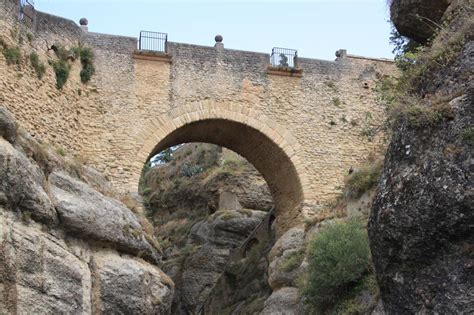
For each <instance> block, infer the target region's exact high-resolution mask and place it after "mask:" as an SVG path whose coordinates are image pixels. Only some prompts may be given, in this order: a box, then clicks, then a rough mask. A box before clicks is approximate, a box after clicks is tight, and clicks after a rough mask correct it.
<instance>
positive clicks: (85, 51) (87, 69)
mask: <svg viewBox="0 0 474 315" xmlns="http://www.w3.org/2000/svg"><path fill="white" fill-rule="evenodd" d="M74 52H75V53H76V55H79V56H80V59H81V65H82V70H81V72H80V76H81V81H82V83H86V82H89V81H90V79H91V77H92V75H93V74H94V73H95V68H94V65H93V62H94V53H93V52H92V49H90V48H89V47H78V48H76V49H74Z"/></svg>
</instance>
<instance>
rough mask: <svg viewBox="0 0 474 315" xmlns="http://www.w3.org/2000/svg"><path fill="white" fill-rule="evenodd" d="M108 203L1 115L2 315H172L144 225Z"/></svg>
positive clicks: (87, 174)
mask: <svg viewBox="0 0 474 315" xmlns="http://www.w3.org/2000/svg"><path fill="white" fill-rule="evenodd" d="M99 191H102V192H103V193H105V194H103V193H101V192H99ZM110 195H113V192H112V191H111V189H110V185H108V183H107V181H106V180H105V179H103V178H102V177H101V176H100V175H99V174H98V173H97V172H95V171H94V170H92V169H90V168H88V167H86V166H84V165H82V164H80V163H79V162H78V161H74V160H73V159H69V158H66V157H63V156H62V154H58V153H55V152H53V151H52V150H51V149H49V148H48V147H47V146H45V145H44V144H42V143H40V142H38V141H37V140H35V139H33V138H32V137H31V136H29V135H28V134H27V133H26V132H24V131H23V130H21V129H20V130H18V127H17V125H16V123H15V121H14V119H13V117H12V116H11V114H10V113H9V112H8V111H6V110H5V109H4V108H3V107H0V295H1V298H0V313H2V314H33V313H34V314H64V313H66V314H102V313H108V314H111V313H121V314H125V313H126V314H131V313H135V314H165V313H168V312H169V311H170V308H171V300H172V296H173V292H174V284H173V282H172V280H171V279H170V278H169V277H168V276H167V275H166V274H164V273H163V272H162V271H161V270H160V269H159V268H158V267H157V266H156V264H157V263H158V262H159V260H160V258H161V255H160V251H159V248H157V247H156V245H155V244H156V242H155V241H154V239H153V236H152V235H150V234H149V233H148V232H147V231H146V225H144V223H145V222H146V221H145V219H144V218H143V216H141V215H140V213H133V212H132V211H131V210H130V209H128V208H127V207H126V206H125V205H124V204H123V203H122V202H120V201H119V200H117V199H115V198H112V197H109V196H110Z"/></svg>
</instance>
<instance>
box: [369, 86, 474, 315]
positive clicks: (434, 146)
mask: <svg viewBox="0 0 474 315" xmlns="http://www.w3.org/2000/svg"><path fill="white" fill-rule="evenodd" d="M472 104H473V101H472V95H470V96H467V95H466V96H460V97H458V98H455V99H454V100H452V101H451V102H449V106H451V108H452V109H453V114H454V115H453V116H454V117H453V118H452V119H451V120H450V121H446V122H439V123H438V124H437V125H436V126H433V127H431V128H413V127H410V126H409V125H406V124H401V125H399V126H397V128H396V130H395V131H394V134H393V136H392V141H391V143H390V146H389V148H388V151H387V154H386V158H385V166H384V171H383V174H382V178H381V180H380V182H379V187H378V190H377V194H376V197H375V200H374V204H373V207H372V212H371V215H370V221H369V226H368V231H369V238H370V247H371V252H372V257H373V261H374V265H375V271H376V274H377V281H378V283H379V286H380V290H381V296H382V299H383V302H384V307H385V311H386V312H387V313H389V314H392V313H407V314H415V313H439V314H455V313H457V314H459V313H471V312H472V311H473V310H474V300H473V296H472V284H473V283H474V276H473V275H474V272H473V268H474V264H473V254H472V253H473V244H474V233H473V231H474V230H473V222H474V211H473V209H474V194H473V185H472V184H473V177H472V174H473V170H474V160H473V158H472V140H471V144H469V142H467V140H468V138H466V137H465V136H463V135H465V134H467V135H469V133H471V137H472V121H473V117H474V107H473V106H472ZM471 139H472V138H471Z"/></svg>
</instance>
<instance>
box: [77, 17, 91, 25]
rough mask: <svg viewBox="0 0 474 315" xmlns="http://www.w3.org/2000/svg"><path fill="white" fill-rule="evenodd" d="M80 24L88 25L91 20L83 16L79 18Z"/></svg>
mask: <svg viewBox="0 0 474 315" xmlns="http://www.w3.org/2000/svg"><path fill="white" fill-rule="evenodd" d="M79 24H80V25H83V26H87V24H89V21H87V19H86V18H82V19H80V20H79Z"/></svg>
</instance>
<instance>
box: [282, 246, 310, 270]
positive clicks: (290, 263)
mask: <svg viewBox="0 0 474 315" xmlns="http://www.w3.org/2000/svg"><path fill="white" fill-rule="evenodd" d="M303 259H304V251H303V250H297V251H294V252H291V253H290V254H289V255H288V256H286V257H285V260H284V261H283V263H282V265H281V269H282V270H283V271H285V272H290V271H293V270H295V269H296V268H298V267H299V266H300V265H301V263H302V262H303Z"/></svg>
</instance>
